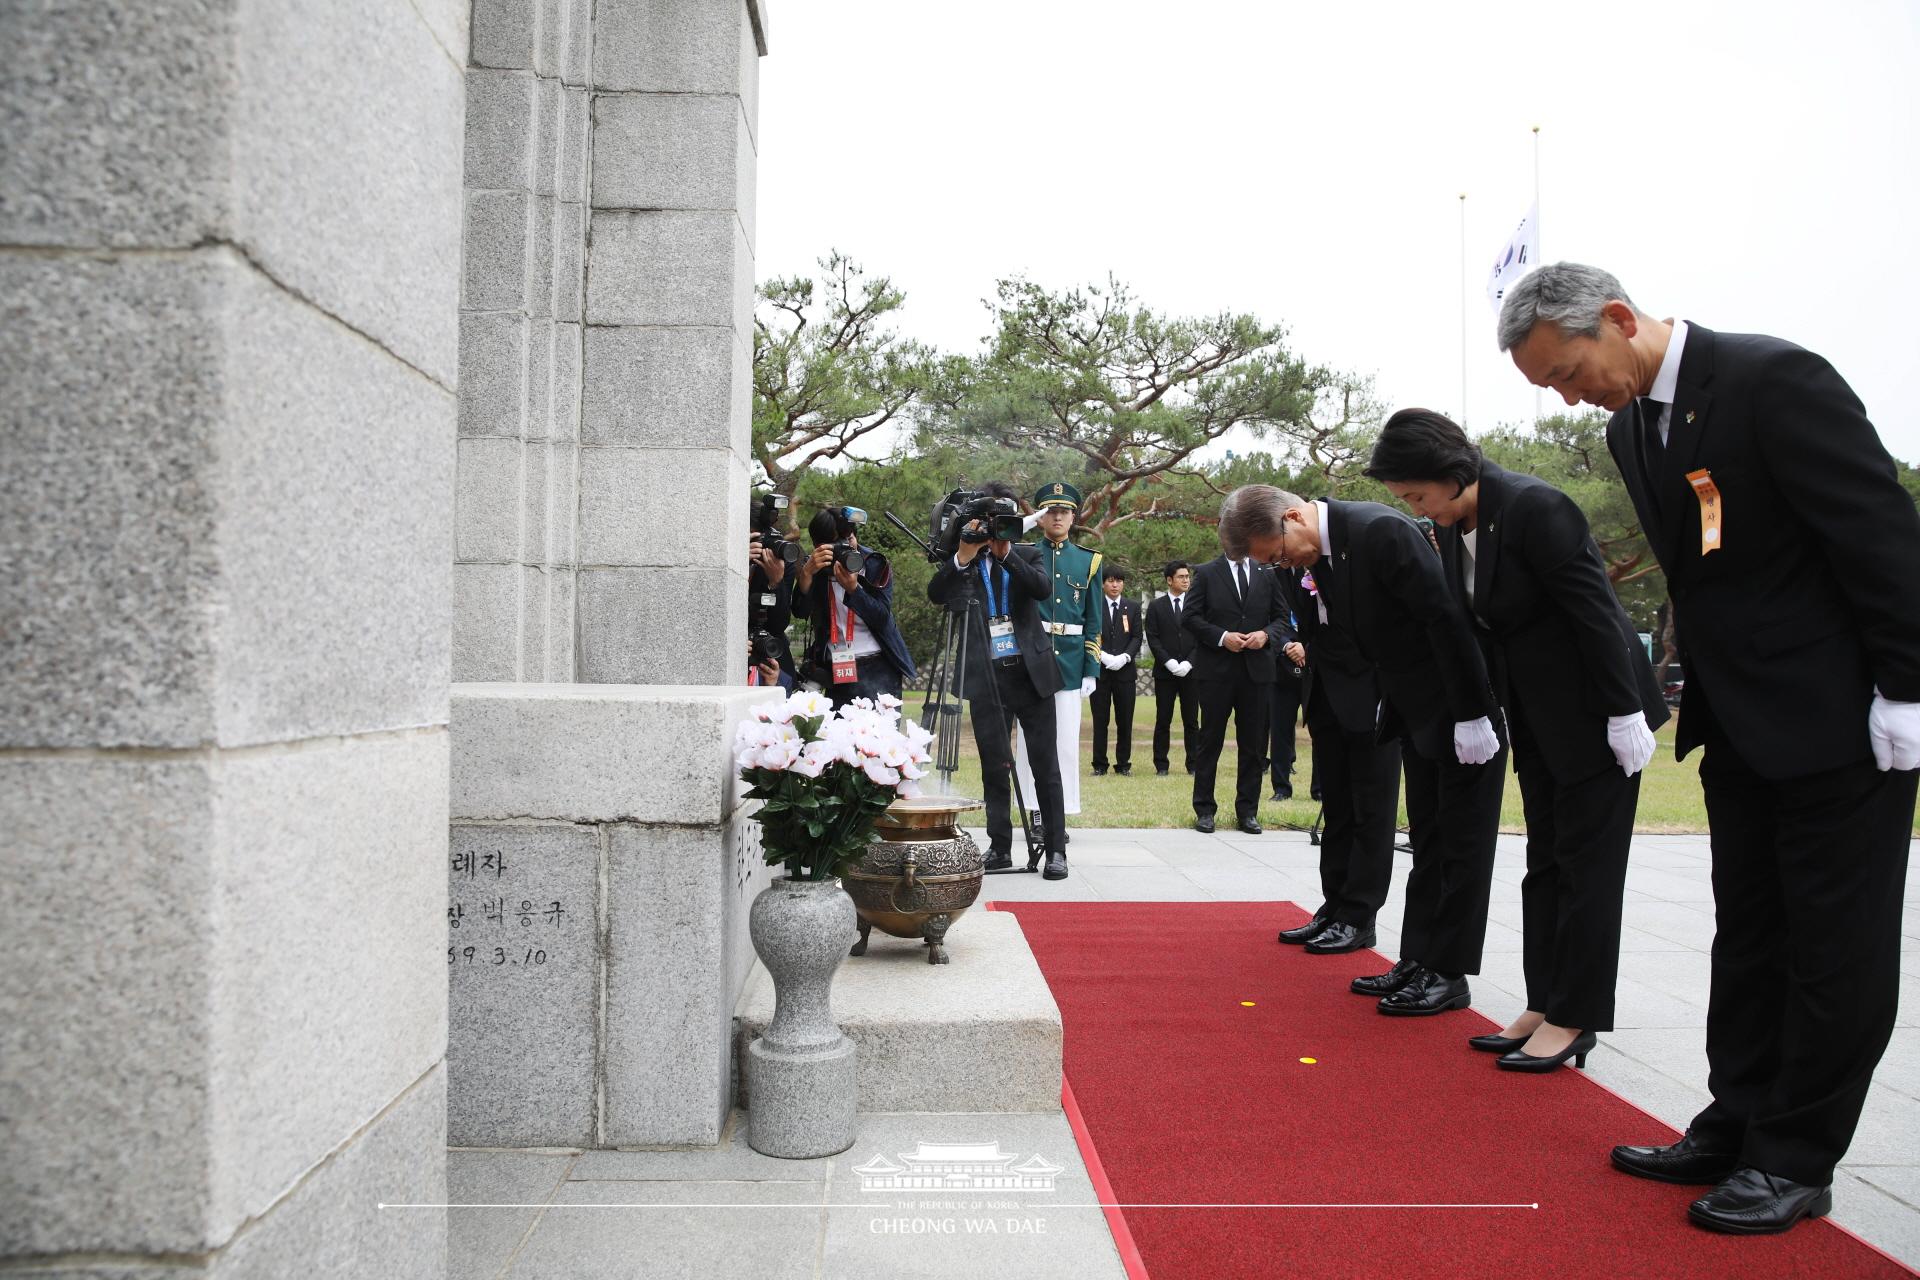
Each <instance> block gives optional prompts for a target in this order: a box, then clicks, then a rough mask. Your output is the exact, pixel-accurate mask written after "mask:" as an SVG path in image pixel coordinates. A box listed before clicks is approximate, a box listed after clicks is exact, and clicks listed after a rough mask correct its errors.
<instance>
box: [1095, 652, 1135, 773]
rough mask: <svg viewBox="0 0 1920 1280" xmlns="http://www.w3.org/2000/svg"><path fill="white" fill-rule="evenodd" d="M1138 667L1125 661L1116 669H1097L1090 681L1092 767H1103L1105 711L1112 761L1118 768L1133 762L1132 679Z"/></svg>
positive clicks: (1133, 696) (1129, 765)
mask: <svg viewBox="0 0 1920 1280" xmlns="http://www.w3.org/2000/svg"><path fill="white" fill-rule="evenodd" d="M1138 675H1139V668H1137V667H1135V666H1134V665H1133V664H1132V663H1131V662H1129V663H1128V664H1127V665H1126V666H1125V667H1123V668H1121V669H1120V670H1119V671H1105V670H1103V671H1101V673H1100V677H1099V679H1098V680H1097V681H1096V682H1095V683H1094V686H1093V696H1092V697H1091V698H1089V699H1087V701H1089V702H1091V703H1092V704H1093V767H1094V768H1096V769H1104V768H1106V767H1107V720H1108V718H1109V714H1111V718H1112V720H1113V737H1114V741H1113V762H1114V763H1115V764H1117V765H1119V766H1120V767H1121V768H1122V769H1126V768H1130V767H1131V766H1132V764H1133V702H1134V698H1135V696H1136V695H1135V691H1134V680H1135V679H1136V678H1137V677H1138Z"/></svg>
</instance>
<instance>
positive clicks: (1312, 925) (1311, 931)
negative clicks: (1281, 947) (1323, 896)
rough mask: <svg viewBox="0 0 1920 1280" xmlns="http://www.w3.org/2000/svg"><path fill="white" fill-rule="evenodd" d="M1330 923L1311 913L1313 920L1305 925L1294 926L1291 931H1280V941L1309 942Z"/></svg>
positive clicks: (1330, 922)
mask: <svg viewBox="0 0 1920 1280" xmlns="http://www.w3.org/2000/svg"><path fill="white" fill-rule="evenodd" d="M1332 923H1333V921H1331V920H1329V919H1327V917H1325V916H1323V915H1321V914H1320V913H1319V912H1318V911H1316V912H1314V913H1313V919H1311V920H1309V921H1307V922H1306V923H1305V924H1301V925H1295V926H1294V927H1293V928H1291V929H1282V930H1281V931H1280V941H1282V942H1292V943H1301V942H1311V941H1313V937H1314V935H1315V934H1317V933H1319V932H1320V931H1321V930H1322V929H1324V928H1326V927H1327V926H1328V925H1330V924H1332Z"/></svg>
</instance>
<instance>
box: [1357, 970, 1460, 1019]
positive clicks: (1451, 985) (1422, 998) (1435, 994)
mask: <svg viewBox="0 0 1920 1280" xmlns="http://www.w3.org/2000/svg"><path fill="white" fill-rule="evenodd" d="M1472 1002H1473V994H1472V993H1471V992H1470V991H1468V990H1467V980H1466V979H1465V978H1443V977H1441V976H1440V975H1439V974H1437V973H1435V972H1434V971H1433V970H1431V969H1422V970H1420V976H1419V977H1417V978H1415V979H1414V980H1413V981H1412V982H1409V983H1408V984H1407V985H1406V986H1404V987H1402V988H1400V989H1399V990H1398V991H1396V992H1394V993H1393V994H1392V995H1390V996H1388V997H1386V998H1385V999H1384V1000H1382V1001H1381V1002H1380V1005H1379V1009H1380V1012H1381V1013H1384V1014H1386V1015H1387V1016H1388V1017H1390V1018H1428V1017H1432V1016H1433V1015H1434V1014H1436V1013H1445V1012H1447V1011H1448V1010H1450V1009H1464V1008H1466V1007H1467V1006H1468V1005H1469V1004H1471V1003H1472Z"/></svg>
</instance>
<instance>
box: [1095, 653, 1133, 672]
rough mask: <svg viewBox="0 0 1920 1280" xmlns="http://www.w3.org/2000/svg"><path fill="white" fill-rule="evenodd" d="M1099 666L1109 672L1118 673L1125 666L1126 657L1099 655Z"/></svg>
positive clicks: (1108, 654)
mask: <svg viewBox="0 0 1920 1280" xmlns="http://www.w3.org/2000/svg"><path fill="white" fill-rule="evenodd" d="M1100 665H1101V666H1103V667H1105V668H1106V669H1107V670H1109V671H1118V670H1119V669H1120V668H1122V667H1124V666H1126V665H1127V655H1126V654H1124V653H1103V654H1101V655H1100Z"/></svg>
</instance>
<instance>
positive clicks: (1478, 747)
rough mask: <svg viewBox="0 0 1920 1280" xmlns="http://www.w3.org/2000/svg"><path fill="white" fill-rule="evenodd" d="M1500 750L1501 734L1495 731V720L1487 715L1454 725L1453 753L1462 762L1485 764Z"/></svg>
mask: <svg viewBox="0 0 1920 1280" xmlns="http://www.w3.org/2000/svg"><path fill="white" fill-rule="evenodd" d="M1499 750H1500V736H1499V735H1498V734H1496V733H1495V732H1494V731H1493V721H1491V720H1489V719H1487V718H1486V717H1485V716H1481V717H1480V718H1479V719H1478V720H1462V721H1460V722H1459V723H1458V724H1456V725H1454V726H1453V754H1454V758H1455V759H1457V760H1459V761H1460V763H1461V764H1485V763H1486V762H1487V761H1489V760H1491V759H1493V757H1494V756H1495V755H1496V754H1497V753H1498V752H1499Z"/></svg>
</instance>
